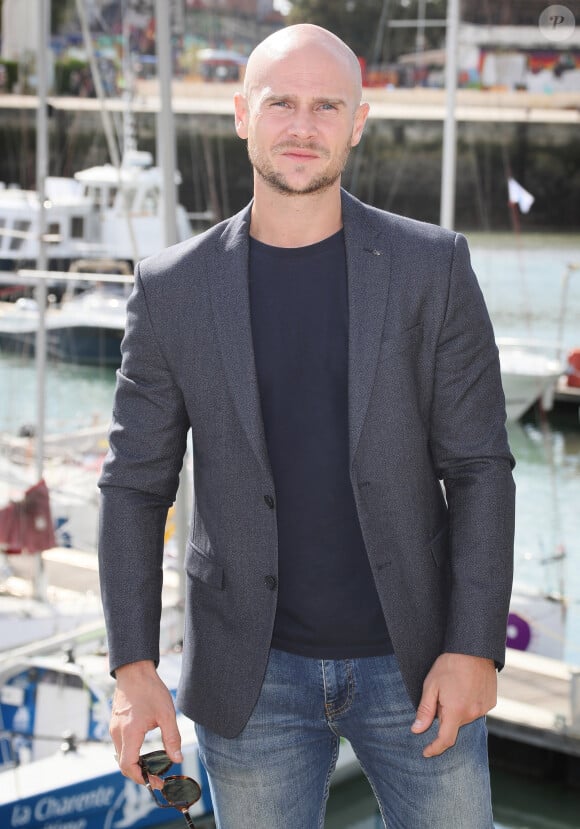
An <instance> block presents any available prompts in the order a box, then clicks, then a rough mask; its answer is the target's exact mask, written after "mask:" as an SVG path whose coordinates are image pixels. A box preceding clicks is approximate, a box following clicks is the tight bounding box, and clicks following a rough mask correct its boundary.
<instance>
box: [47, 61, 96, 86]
mask: <svg viewBox="0 0 580 829" xmlns="http://www.w3.org/2000/svg"><path fill="white" fill-rule="evenodd" d="M87 73H88V74H90V66H89V64H88V63H87V62H86V61H84V60H78V59H77V58H66V59H64V60H59V61H56V63H55V65H54V90H55V93H56V94H57V95H71V94H73V95H74V94H78V91H79V90H78V86H79V83H78V78H79V77H81V76H86V75H87Z"/></svg>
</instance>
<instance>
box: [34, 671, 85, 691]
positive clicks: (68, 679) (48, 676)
mask: <svg viewBox="0 0 580 829" xmlns="http://www.w3.org/2000/svg"><path fill="white" fill-rule="evenodd" d="M39 683H44V684H45V685H59V686H60V687H61V688H84V683H83V679H82V677H80V676H78V674H67V673H64V672H63V671H54V670H50V669H49V670H46V671H44V673H43V674H42V676H41V677H40V680H39Z"/></svg>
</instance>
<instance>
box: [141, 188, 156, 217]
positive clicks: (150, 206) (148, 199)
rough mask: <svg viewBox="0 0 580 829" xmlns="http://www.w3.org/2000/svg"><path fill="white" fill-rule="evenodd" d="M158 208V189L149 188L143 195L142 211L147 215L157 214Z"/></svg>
mask: <svg viewBox="0 0 580 829" xmlns="http://www.w3.org/2000/svg"><path fill="white" fill-rule="evenodd" d="M158 206H159V188H158V187H151V188H150V189H149V190H147V191H146V193H145V197H144V199H143V209H144V210H145V211H146V212H147V213H157V208H158Z"/></svg>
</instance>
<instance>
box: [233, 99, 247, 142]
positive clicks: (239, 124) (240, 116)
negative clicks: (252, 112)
mask: <svg viewBox="0 0 580 829" xmlns="http://www.w3.org/2000/svg"><path fill="white" fill-rule="evenodd" d="M234 112H235V118H236V132H237V134H238V136H239V137H240V138H247V137H248V102H247V100H246V97H245V95H243V94H242V93H241V92H236V94H235V95H234Z"/></svg>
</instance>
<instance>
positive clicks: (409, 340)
mask: <svg viewBox="0 0 580 829" xmlns="http://www.w3.org/2000/svg"><path fill="white" fill-rule="evenodd" d="M422 340H423V326H422V324H421V323H419V324H418V325H414V326H413V327H412V328H406V329H405V330H403V331H399V332H398V333H390V334H389V335H388V336H387V337H384V338H383V340H382V342H381V350H380V355H379V359H381V360H382V359H383V358H384V359H386V358H387V357H390V356H392V355H393V354H399V353H401V352H405V351H410V352H412V353H413V352H416V351H417V350H418V349H419V347H420V345H421V342H422Z"/></svg>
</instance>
